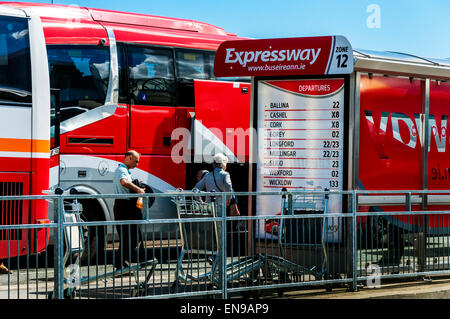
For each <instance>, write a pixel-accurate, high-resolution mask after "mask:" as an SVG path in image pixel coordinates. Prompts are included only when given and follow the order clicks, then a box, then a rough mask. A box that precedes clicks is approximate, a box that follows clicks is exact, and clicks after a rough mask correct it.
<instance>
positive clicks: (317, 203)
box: [262, 187, 330, 290]
mask: <svg viewBox="0 0 450 319" xmlns="http://www.w3.org/2000/svg"><path fill="white" fill-rule="evenodd" d="M302 190H303V191H304V192H303V193H300V194H293V195H290V196H292V200H288V199H287V198H286V195H282V200H281V216H285V215H287V214H294V213H301V214H322V215H323V217H322V223H321V225H320V223H313V226H314V227H315V228H316V231H315V232H314V231H313V236H314V235H315V234H317V233H318V232H320V231H321V236H320V239H319V240H320V246H321V251H322V258H323V260H322V265H321V268H320V269H317V266H316V265H315V266H313V267H311V268H308V267H306V266H304V265H300V264H298V263H296V262H293V261H291V260H289V259H288V256H287V249H288V248H292V249H295V248H299V247H301V246H305V245H308V244H309V243H310V242H311V233H310V234H309V236H306V237H307V238H306V240H305V236H304V234H300V233H301V232H302V230H303V231H304V230H305V228H304V227H302V230H300V229H299V227H298V226H299V222H297V221H301V222H300V224H301V225H302V226H304V223H303V221H304V220H305V219H285V218H281V219H280V223H279V228H278V233H279V235H278V245H279V248H280V250H279V251H280V255H281V256H273V255H262V256H263V258H264V259H265V262H266V266H265V272H266V273H265V274H266V276H267V275H268V276H270V277H271V278H272V277H273V276H274V275H275V276H278V279H279V281H281V282H289V281H290V279H289V278H290V277H292V278H295V277H297V278H299V277H300V276H305V275H310V276H313V277H314V279H315V280H321V279H322V278H323V277H324V276H325V275H326V273H327V271H328V254H327V248H326V242H325V241H326V225H327V217H326V212H327V204H328V197H329V195H328V194H326V193H325V194H322V193H320V194H315V193H308V191H322V188H321V187H317V188H313V189H306V188H302ZM283 191H287V190H286V189H285V188H283ZM325 191H327V189H325ZM310 225H311V224H310ZM320 226H321V227H320ZM309 230H311V229H309ZM299 235H300V236H299ZM299 237H301V238H299ZM301 239H303V241H302V240H301ZM308 239H309V240H308ZM313 241H314V240H313ZM304 242H307V244H305V243H304ZM267 271H269V273H267ZM327 290H330V287H329V286H327Z"/></svg>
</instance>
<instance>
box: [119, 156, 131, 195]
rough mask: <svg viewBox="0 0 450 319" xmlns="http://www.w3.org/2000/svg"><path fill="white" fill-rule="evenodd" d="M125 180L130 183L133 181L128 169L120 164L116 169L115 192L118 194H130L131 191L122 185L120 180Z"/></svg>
mask: <svg viewBox="0 0 450 319" xmlns="http://www.w3.org/2000/svg"><path fill="white" fill-rule="evenodd" d="M123 178H125V179H126V180H127V181H129V182H130V183H131V182H132V181H133V180H132V178H131V173H130V171H129V170H128V167H127V166H126V165H125V164H123V163H120V164H119V166H118V167H117V168H116V171H115V172H114V191H115V192H116V194H129V193H130V190H129V189H128V188H126V187H124V186H122V184H120V180H121V179H123Z"/></svg>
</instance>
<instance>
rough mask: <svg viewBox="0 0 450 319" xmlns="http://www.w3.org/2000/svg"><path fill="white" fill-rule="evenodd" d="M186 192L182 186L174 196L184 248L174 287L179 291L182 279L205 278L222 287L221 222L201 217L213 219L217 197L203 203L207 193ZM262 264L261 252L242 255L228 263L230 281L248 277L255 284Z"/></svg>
mask: <svg viewBox="0 0 450 319" xmlns="http://www.w3.org/2000/svg"><path fill="white" fill-rule="evenodd" d="M183 193H186V192H185V191H183V190H182V189H178V190H177V191H176V192H175V193H174V195H173V202H174V203H175V205H176V207H177V214H178V219H179V220H180V222H179V231H180V236H181V241H182V249H181V252H180V256H179V258H178V261H177V267H176V271H175V281H174V283H173V285H172V289H174V290H176V289H177V287H178V285H179V282H183V283H185V284H191V283H193V282H202V281H203V282H205V283H206V284H209V285H211V286H212V287H213V288H215V287H220V286H221V284H220V280H221V276H220V271H221V269H220V267H219V263H220V257H221V249H220V247H219V245H218V243H219V233H220V230H219V228H220V221H219V222H217V221H216V220H212V221H211V220H208V221H205V222H203V221H198V218H209V219H213V218H215V217H217V214H216V211H217V210H216V203H215V199H214V198H213V197H211V202H203V201H202V200H201V198H200V197H201V196H205V195H202V194H203V193H201V192H198V193H199V195H198V196H192V195H183ZM187 193H192V192H190V191H189V192H187ZM193 218H195V219H197V220H195V221H192V222H190V221H189V222H187V220H188V219H193ZM194 256H196V257H197V259H194ZM200 260H202V261H200ZM262 266H263V260H262V259H261V257H260V256H259V255H256V256H254V257H252V256H248V257H242V258H240V259H238V260H236V261H233V262H231V263H227V264H226V265H225V267H226V282H227V283H231V282H236V281H238V282H239V281H241V280H244V282H245V283H247V284H248V283H250V284H253V283H254V282H255V281H256V280H257V278H258V276H259V274H260V270H261V269H262V268H261V267H262ZM185 268H186V269H185Z"/></svg>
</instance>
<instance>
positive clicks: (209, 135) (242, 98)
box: [194, 80, 250, 163]
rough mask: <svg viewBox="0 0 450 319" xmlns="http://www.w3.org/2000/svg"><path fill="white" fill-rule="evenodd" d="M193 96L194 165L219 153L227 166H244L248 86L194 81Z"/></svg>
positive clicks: (238, 83) (247, 150)
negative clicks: (226, 161) (232, 164)
mask: <svg viewBox="0 0 450 319" xmlns="http://www.w3.org/2000/svg"><path fill="white" fill-rule="evenodd" d="M194 93H195V121H194V153H195V155H194V158H195V162H197V161H198V160H200V159H201V158H203V162H210V161H208V158H205V157H207V156H213V155H214V154H215V153H217V152H222V153H224V154H225V155H227V156H228V157H229V159H230V162H235V163H248V161H249V134H250V129H249V127H250V83H240V82H222V81H220V82H219V81H200V80H196V81H195V83H194Z"/></svg>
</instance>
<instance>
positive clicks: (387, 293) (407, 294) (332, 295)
mask: <svg viewBox="0 0 450 319" xmlns="http://www.w3.org/2000/svg"><path fill="white" fill-rule="evenodd" d="M264 298H276V299H280V298H281V299H450V277H449V276H448V275H446V276H438V277H437V276H436V277H433V278H432V280H431V281H429V280H423V279H412V278H411V279H402V280H400V279H397V280H395V281H394V280H390V281H385V282H382V283H381V286H380V288H368V287H367V286H364V287H359V290H358V291H357V292H349V291H348V290H347V288H346V287H342V286H341V287H334V288H333V290H332V291H331V292H327V291H326V290H325V289H324V288H314V289H302V290H296V291H288V292H285V293H284V294H283V296H282V297H278V296H276V295H271V296H265V297H264Z"/></svg>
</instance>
